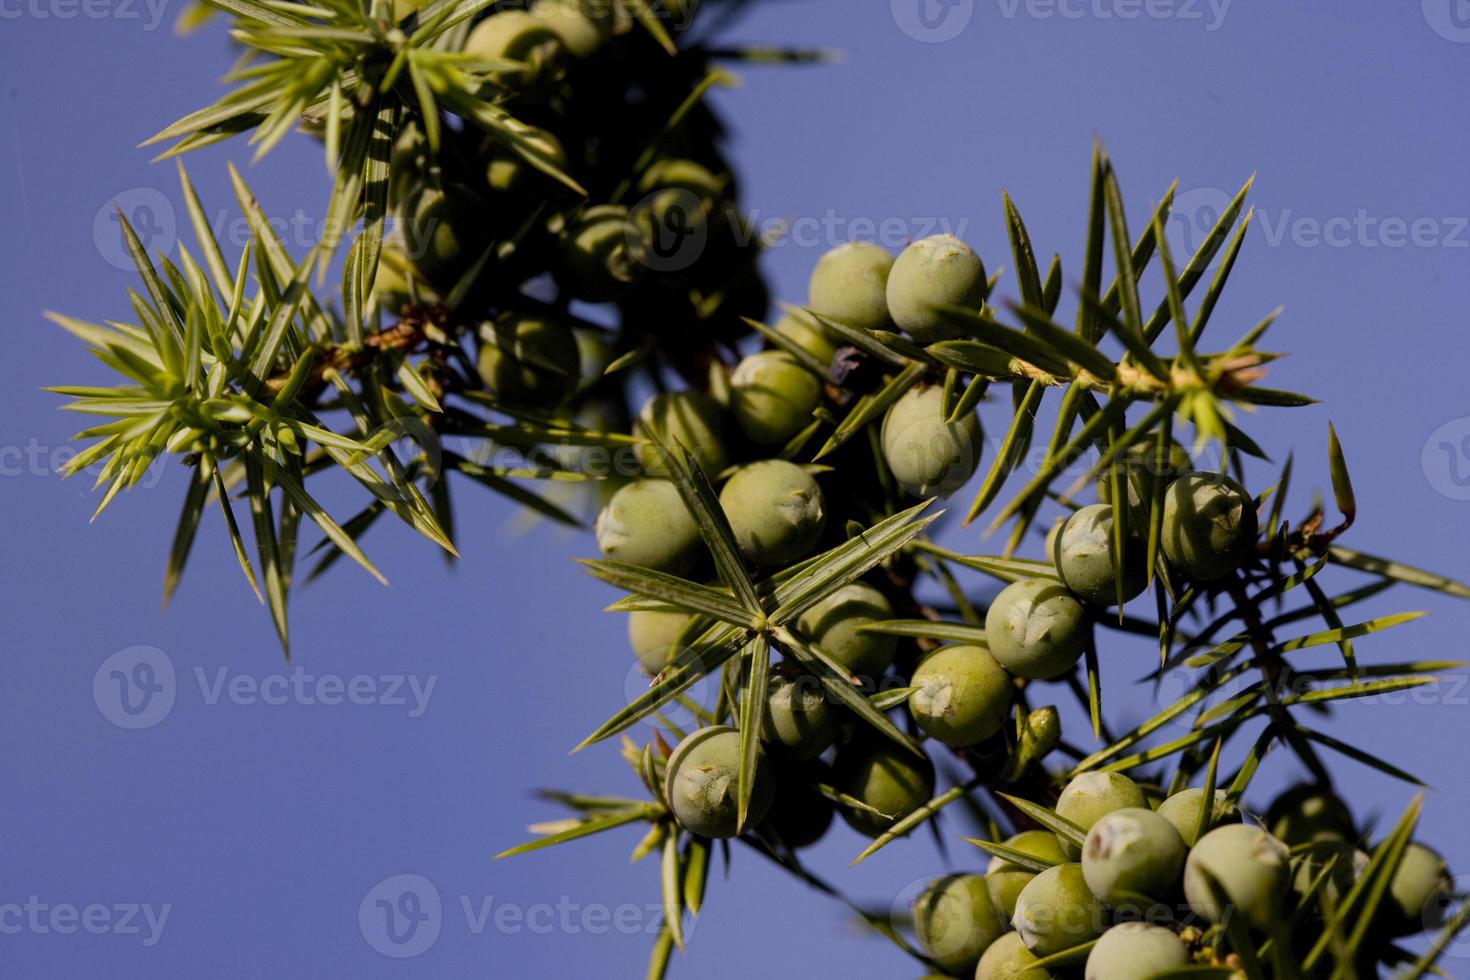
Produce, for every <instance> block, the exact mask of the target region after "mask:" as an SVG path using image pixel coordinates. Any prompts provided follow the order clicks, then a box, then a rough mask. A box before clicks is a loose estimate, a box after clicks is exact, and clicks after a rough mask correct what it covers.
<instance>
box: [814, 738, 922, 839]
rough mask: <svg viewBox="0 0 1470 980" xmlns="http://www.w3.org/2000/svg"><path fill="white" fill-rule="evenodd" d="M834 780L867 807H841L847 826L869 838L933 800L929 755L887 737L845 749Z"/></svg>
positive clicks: (838, 755)
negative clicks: (919, 752) (902, 746)
mask: <svg viewBox="0 0 1470 980" xmlns="http://www.w3.org/2000/svg"><path fill="white" fill-rule="evenodd" d="M834 778H835V779H836V781H837V782H836V788H837V790H838V791H839V792H841V793H843V794H845V795H847V796H850V797H852V798H853V799H855V800H857V801H858V802H860V803H863V804H865V805H867V806H869V807H872V810H859V809H857V808H855V807H850V806H844V807H842V808H841V813H842V819H843V820H845V821H847V825H848V826H849V827H851V828H852V829H853V830H856V831H857V832H858V833H860V834H865V835H867V836H868V837H877V836H878V835H879V834H881V833H883V832H884V831H886V830H888V829H889V828H891V827H892V826H893V825H894V824H896V823H898V821H899V820H901V819H903V818H904V817H906V816H908V815H909V814H910V813H912V812H913V811H915V810H917V809H918V808H919V807H921V806H923V805H924V804H925V803H928V802H929V800H930V799H931V798H932V797H933V796H934V764H933V763H932V762H930V761H929V758H928V756H919V755H915V754H914V753H913V752H909V751H907V750H905V749H903V748H901V747H900V746H898V745H895V744H894V743H893V742H890V741H888V740H887V739H879V738H866V739H863V740H861V741H860V742H857V743H854V744H851V745H847V746H844V747H843V749H842V750H841V751H839V752H838V754H837V765H836V769H835V776H834ZM873 810H876V811H878V812H877V813H874V812H873Z"/></svg>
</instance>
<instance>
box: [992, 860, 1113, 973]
mask: <svg viewBox="0 0 1470 980" xmlns="http://www.w3.org/2000/svg"><path fill="white" fill-rule="evenodd" d="M1011 922H1012V925H1014V926H1015V927H1016V931H1017V932H1018V933H1020V934H1021V941H1022V942H1024V943H1025V944H1026V948H1027V949H1029V950H1031V952H1033V953H1035V954H1036V955H1037V956H1040V957H1046V956H1051V955H1052V954H1054V953H1060V952H1061V951H1062V950H1065V949H1071V948H1072V947H1073V946H1080V945H1081V944H1082V943H1085V942H1088V941H1090V940H1093V939H1096V938H1097V937H1098V936H1100V935H1102V932H1103V929H1105V928H1106V927H1107V913H1106V912H1105V911H1104V910H1103V907H1102V904H1101V903H1100V902H1099V901H1098V900H1097V899H1096V898H1095V897H1093V894H1092V892H1091V891H1090V890H1089V889H1088V887H1087V882H1086V880H1085V879H1084V878H1083V877H1082V865H1080V864H1059V865H1057V866H1056V867H1054V868H1047V869H1046V870H1045V871H1043V872H1041V874H1039V875H1037V876H1036V877H1035V878H1032V879H1031V881H1030V882H1029V883H1027V885H1026V887H1025V888H1023V889H1021V894H1020V897H1019V898H1017V899H1016V914H1015V916H1014V917H1013V918H1012V920H1011Z"/></svg>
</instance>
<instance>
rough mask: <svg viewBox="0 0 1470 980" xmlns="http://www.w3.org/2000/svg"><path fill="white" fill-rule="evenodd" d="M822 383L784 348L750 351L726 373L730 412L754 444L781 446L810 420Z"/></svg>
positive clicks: (820, 396)
mask: <svg viewBox="0 0 1470 980" xmlns="http://www.w3.org/2000/svg"><path fill="white" fill-rule="evenodd" d="M821 398H822V383H821V382H820V381H819V380H818V379H817V377H816V376H815V375H814V374H812V373H811V372H810V371H808V370H807V369H806V368H804V367H802V366H801V364H799V363H798V362H797V360H796V358H794V357H792V356H791V355H790V354H788V353H786V352H785V351H776V350H768V351H761V352H760V353H758V354H752V355H750V356H749V357H747V358H745V359H744V360H742V361H741V362H740V363H739V364H737V365H735V371H734V373H733V374H732V375H731V376H730V411H731V413H732V414H733V415H734V416H735V421H736V422H737V423H738V424H739V425H740V431H742V432H744V433H745V435H746V438H748V439H749V440H750V441H751V442H753V443H755V444H756V445H757V446H762V447H767V448H769V447H780V446H784V445H785V444H786V443H787V441H789V440H790V439H791V437H792V436H794V435H796V434H797V433H798V432H800V431H801V430H802V429H804V428H806V427H807V426H808V425H809V424H811V421H812V412H813V411H814V410H815V409H816V407H817V403H818V402H819V401H821Z"/></svg>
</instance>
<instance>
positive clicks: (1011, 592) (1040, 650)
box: [985, 578, 1089, 680]
mask: <svg viewBox="0 0 1470 980" xmlns="http://www.w3.org/2000/svg"><path fill="white" fill-rule="evenodd" d="M1088 629H1089V626H1088V622H1087V615H1086V613H1085V611H1084V610H1083V608H1082V603H1080V602H1078V601H1077V598H1076V597H1075V596H1073V595H1072V593H1070V592H1068V591H1067V590H1066V589H1065V588H1063V587H1062V586H1061V585H1060V584H1058V583H1057V582H1053V581H1051V580H1049V579H1040V578H1034V579H1025V580H1023V581H1020V582H1013V583H1011V584H1010V585H1008V586H1006V587H1005V588H1004V589H1002V590H1001V592H1000V594H999V595H998V596H996V597H995V601H994V602H992V603H991V604H990V609H989V610H987V611H986V613H985V636H986V639H987V641H988V642H989V645H990V655H991V656H993V657H994V658H995V659H996V660H997V661H999V663H1000V665H1001V666H1002V667H1004V668H1005V669H1006V670H1008V671H1010V672H1011V673H1012V674H1015V675H1016V676H1017V677H1027V678H1031V679H1033V680H1050V679H1051V678H1053V677H1059V676H1061V675H1062V674H1065V673H1066V672H1067V671H1069V670H1071V669H1072V668H1073V667H1074V666H1075V665H1076V663H1077V661H1078V660H1079V659H1081V657H1082V651H1083V647H1084V646H1085V645H1086V642H1087V633H1088Z"/></svg>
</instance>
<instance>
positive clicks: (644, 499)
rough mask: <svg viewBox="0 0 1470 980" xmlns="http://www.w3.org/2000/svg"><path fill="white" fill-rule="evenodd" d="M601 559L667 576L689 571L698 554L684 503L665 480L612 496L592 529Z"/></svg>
mask: <svg viewBox="0 0 1470 980" xmlns="http://www.w3.org/2000/svg"><path fill="white" fill-rule="evenodd" d="M593 530H594V532H595V533H596V535H597V547H598V548H599V549H600V550H601V551H602V554H603V557H605V558H611V559H613V560H614V561H624V562H628V563H629V564H632V565H642V566H644V567H645V568H652V569H654V570H656V571H660V572H668V573H669V574H670V575H685V574H688V573H689V572H690V571H692V570H693V569H694V567H695V565H696V564H697V563H698V561H699V559H700V556H701V554H702V552H703V550H704V542H703V541H702V540H701V539H700V537H699V526H698V525H697V524H695V522H694V518H693V517H692V516H691V515H690V513H689V510H688V508H686V507H685V506H684V498H683V497H681V496H679V491H678V489H677V488H675V486H674V485H673V484H672V483H670V482H669V481H668V480H637V481H635V482H633V483H630V484H628V485H627V486H625V487H622V488H621V489H619V490H618V492H617V493H615V494H613V495H612V499H611V500H609V501H608V502H607V506H606V507H604V508H603V509H602V511H601V513H599V514H598V515H597V520H596V522H595V523H594V525H593Z"/></svg>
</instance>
